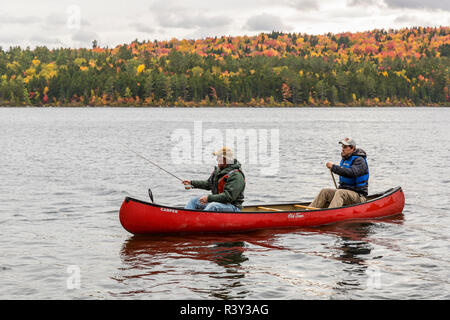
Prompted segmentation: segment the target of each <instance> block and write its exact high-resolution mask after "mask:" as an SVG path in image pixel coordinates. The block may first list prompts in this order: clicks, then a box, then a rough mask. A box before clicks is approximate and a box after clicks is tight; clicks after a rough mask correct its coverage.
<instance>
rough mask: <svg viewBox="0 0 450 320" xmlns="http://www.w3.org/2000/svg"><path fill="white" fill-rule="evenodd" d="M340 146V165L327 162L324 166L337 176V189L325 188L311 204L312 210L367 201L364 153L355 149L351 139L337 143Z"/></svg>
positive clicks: (366, 166)
mask: <svg viewBox="0 0 450 320" xmlns="http://www.w3.org/2000/svg"><path fill="white" fill-rule="evenodd" d="M339 143H340V144H342V152H341V156H342V160H341V163H340V165H336V164H333V163H331V162H327V163H326V166H327V168H328V169H330V170H331V171H332V172H333V173H336V174H337V175H339V187H338V189H329V188H325V189H322V190H321V191H320V193H319V194H318V195H317V197H316V198H315V199H314V201H313V202H311V204H310V206H311V207H314V208H337V207H342V206H346V205H350V204H356V203H362V202H365V201H366V200H367V193H368V190H369V166H368V164H367V160H366V157H367V155H366V153H365V151H364V150H362V149H357V148H356V143H355V141H354V140H353V139H351V138H345V139H343V140H341V141H339Z"/></svg>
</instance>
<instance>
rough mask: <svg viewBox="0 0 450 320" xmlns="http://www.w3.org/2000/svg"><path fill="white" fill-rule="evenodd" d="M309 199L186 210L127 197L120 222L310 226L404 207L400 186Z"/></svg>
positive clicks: (205, 228)
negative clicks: (313, 203) (339, 200)
mask: <svg viewBox="0 0 450 320" xmlns="http://www.w3.org/2000/svg"><path fill="white" fill-rule="evenodd" d="M308 205H309V202H308V203H288V204H274V205H260V206H257V205H254V206H245V207H244V208H243V209H242V212H240V213H231V212H212V211H196V210H188V209H184V208H180V207H168V206H162V205H158V204H154V203H148V202H145V201H141V200H137V199H133V198H130V197H126V198H125V200H124V202H123V204H122V207H121V208H120V214H119V215H120V223H121V224H122V226H123V227H124V228H125V229H126V230H127V231H129V232H131V233H133V234H155V233H179V232H236V231H249V230H256V229H268V228H284V227H311V226H320V225H325V224H330V223H334V222H338V221H343V220H350V219H351V220H353V219H374V218H382V217H387V216H393V215H396V214H399V213H401V212H402V211H403V207H404V205H405V196H404V194H403V191H402V189H401V188H400V187H396V188H392V189H389V190H387V191H385V192H383V193H379V194H375V195H371V196H369V197H368V200H367V202H364V203H362V204H356V205H350V206H344V207H340V208H333V209H312V210H308V209H304V208H302V207H303V206H308Z"/></svg>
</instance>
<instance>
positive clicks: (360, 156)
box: [331, 149, 369, 196]
mask: <svg viewBox="0 0 450 320" xmlns="http://www.w3.org/2000/svg"><path fill="white" fill-rule="evenodd" d="M366 158H367V155H366V152H365V151H364V150H362V149H356V150H355V152H353V153H352V154H351V155H350V156H348V157H346V158H342V160H341V164H340V165H339V166H338V165H335V164H333V166H332V167H331V171H332V172H334V173H336V174H337V175H339V176H340V177H339V189H348V190H353V191H356V192H358V193H359V194H361V195H363V196H367V194H368V191H369V166H368V164H367V160H366Z"/></svg>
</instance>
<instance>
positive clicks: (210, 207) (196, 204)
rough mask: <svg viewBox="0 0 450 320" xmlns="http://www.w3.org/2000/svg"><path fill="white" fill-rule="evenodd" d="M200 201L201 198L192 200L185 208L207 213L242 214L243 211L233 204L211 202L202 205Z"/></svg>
mask: <svg viewBox="0 0 450 320" xmlns="http://www.w3.org/2000/svg"><path fill="white" fill-rule="evenodd" d="M199 200H200V197H195V198H192V199H191V200H189V202H188V204H187V205H186V206H185V207H184V208H185V209H192V210H205V211H222V212H223V211H226V212H241V209H239V208H238V207H236V206H235V205H232V204H231V203H220V202H209V203H207V204H201V203H200V201H199Z"/></svg>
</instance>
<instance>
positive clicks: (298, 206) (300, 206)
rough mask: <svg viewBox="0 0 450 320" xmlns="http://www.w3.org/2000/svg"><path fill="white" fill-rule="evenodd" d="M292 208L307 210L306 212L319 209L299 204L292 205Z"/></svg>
mask: <svg viewBox="0 0 450 320" xmlns="http://www.w3.org/2000/svg"><path fill="white" fill-rule="evenodd" d="M294 207H297V208H302V209H308V210H317V209H319V208H314V207H308V206H302V205H301V204H294Z"/></svg>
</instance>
